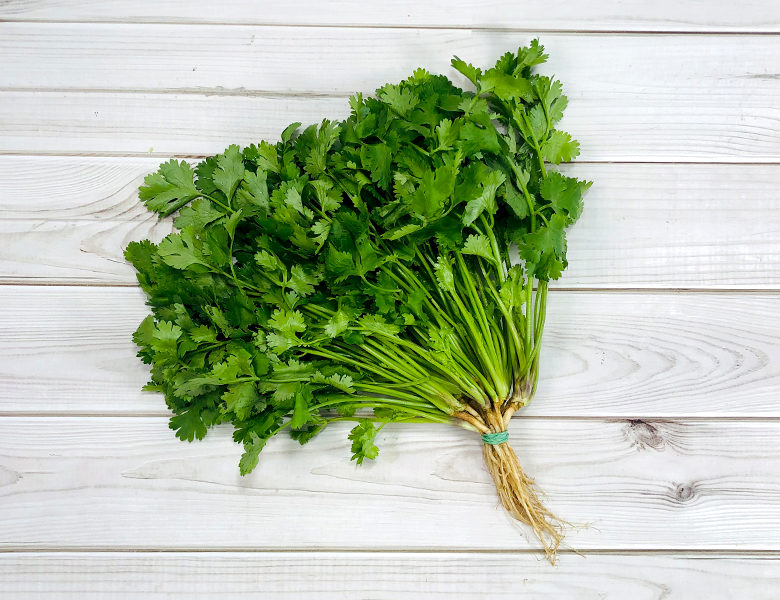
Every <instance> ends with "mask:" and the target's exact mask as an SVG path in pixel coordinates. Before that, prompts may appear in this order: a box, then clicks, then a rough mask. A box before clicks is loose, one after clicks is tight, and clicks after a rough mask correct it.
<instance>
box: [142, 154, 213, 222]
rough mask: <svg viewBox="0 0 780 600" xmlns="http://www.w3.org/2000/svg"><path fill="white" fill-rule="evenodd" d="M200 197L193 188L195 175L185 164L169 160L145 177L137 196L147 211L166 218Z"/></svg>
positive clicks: (197, 191)
mask: <svg viewBox="0 0 780 600" xmlns="http://www.w3.org/2000/svg"><path fill="white" fill-rule="evenodd" d="M200 195H201V192H200V190H198V188H196V187H195V173H194V172H193V171H192V168H191V167H190V165H189V164H187V163H186V162H184V161H183V160H182V161H178V160H175V159H171V160H169V161H168V162H166V163H163V164H161V165H160V168H159V169H158V170H157V172H156V173H152V174H151V175H147V176H146V178H145V179H144V185H142V186H141V187H140V188H138V196H139V197H140V198H141V200H142V201H143V203H144V204H146V207H147V208H148V209H149V210H153V211H154V212H157V213H160V215H161V216H163V217H166V216H168V215H169V214H171V213H172V212H174V211H176V210H178V209H179V208H181V207H182V206H184V205H185V204H187V203H188V202H189V201H190V200H193V199H194V198H197V197H198V196H200Z"/></svg>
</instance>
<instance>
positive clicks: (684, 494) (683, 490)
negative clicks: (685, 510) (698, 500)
mask: <svg viewBox="0 0 780 600" xmlns="http://www.w3.org/2000/svg"><path fill="white" fill-rule="evenodd" d="M695 497H696V486H695V485H694V484H692V483H681V484H679V485H677V486H676V487H675V488H674V499H675V500H676V501H677V502H690V501H691V500H693V499H694V498H695Z"/></svg>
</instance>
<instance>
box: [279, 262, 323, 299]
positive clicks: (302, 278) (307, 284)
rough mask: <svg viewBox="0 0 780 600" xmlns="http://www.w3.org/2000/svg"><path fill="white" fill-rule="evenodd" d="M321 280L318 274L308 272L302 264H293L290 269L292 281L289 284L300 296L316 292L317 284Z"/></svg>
mask: <svg viewBox="0 0 780 600" xmlns="http://www.w3.org/2000/svg"><path fill="white" fill-rule="evenodd" d="M320 280H321V277H319V276H318V275H316V274H312V273H307V272H306V270H305V269H304V268H303V267H302V266H301V265H293V266H292V268H291V269H290V281H289V282H288V283H287V285H288V286H289V287H290V288H292V289H293V290H295V292H296V293H297V294H298V295H300V296H308V295H310V294H312V293H313V292H314V286H316V285H317V284H318V283H319V282H320Z"/></svg>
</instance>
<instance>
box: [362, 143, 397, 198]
mask: <svg viewBox="0 0 780 600" xmlns="http://www.w3.org/2000/svg"><path fill="white" fill-rule="evenodd" d="M391 159H392V153H391V152H390V148H389V147H388V146H387V144H384V143H381V144H371V145H366V146H363V147H362V148H361V149H360V160H361V161H362V163H363V168H364V169H368V170H369V171H371V181H374V182H376V183H378V184H379V186H380V187H382V188H384V189H388V188H389V186H390V179H391V177H392V173H393V172H392V169H391V162H390V161H391Z"/></svg>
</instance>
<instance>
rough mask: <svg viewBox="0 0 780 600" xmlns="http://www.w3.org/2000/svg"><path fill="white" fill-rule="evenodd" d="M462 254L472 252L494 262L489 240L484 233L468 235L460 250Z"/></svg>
mask: <svg viewBox="0 0 780 600" xmlns="http://www.w3.org/2000/svg"><path fill="white" fill-rule="evenodd" d="M461 252H463V254H473V255H474V256H481V257H482V258H485V259H487V260H490V261H493V262H495V257H494V256H493V252H492V251H491V249H490V240H489V239H488V237H487V236H486V235H484V234H481V233H480V234H479V235H476V234H474V235H470V236H469V237H468V238H467V239H466V244H465V245H464V246H463V249H462V250H461Z"/></svg>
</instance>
